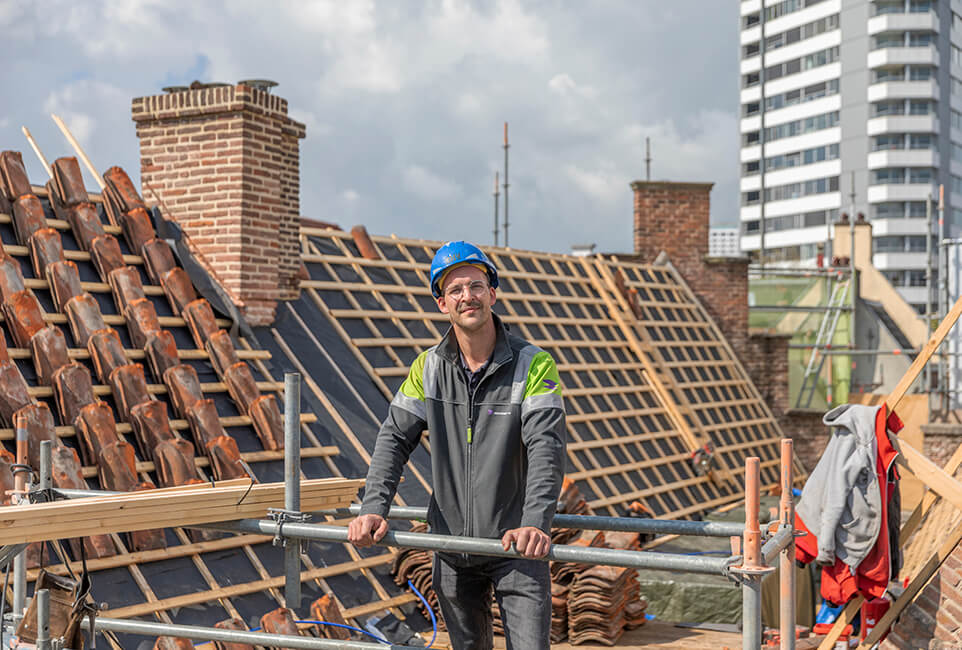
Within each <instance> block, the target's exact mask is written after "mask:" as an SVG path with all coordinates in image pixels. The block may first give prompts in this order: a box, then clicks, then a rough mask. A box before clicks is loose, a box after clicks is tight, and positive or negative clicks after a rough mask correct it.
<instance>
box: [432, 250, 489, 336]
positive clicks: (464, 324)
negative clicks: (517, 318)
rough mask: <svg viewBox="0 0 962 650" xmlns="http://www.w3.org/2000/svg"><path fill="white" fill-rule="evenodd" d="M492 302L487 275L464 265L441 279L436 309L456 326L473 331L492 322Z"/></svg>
mask: <svg viewBox="0 0 962 650" xmlns="http://www.w3.org/2000/svg"><path fill="white" fill-rule="evenodd" d="M495 300H496V297H495V292H494V289H492V288H491V286H490V285H489V284H488V275H487V274H486V273H484V272H483V271H481V270H480V269H478V268H476V267H473V266H469V265H464V266H458V267H455V268H454V269H453V270H452V271H450V272H449V273H448V275H447V277H445V278H444V286H443V287H441V297H440V298H438V309H440V310H441V313H442V314H447V315H448V318H449V319H450V320H451V324H452V325H454V326H455V327H459V328H461V329H463V330H466V331H468V332H474V331H476V330H479V329H481V327H482V326H483V325H484V324H485V323H487V322H488V320H490V319H491V305H493V304H494V303H495Z"/></svg>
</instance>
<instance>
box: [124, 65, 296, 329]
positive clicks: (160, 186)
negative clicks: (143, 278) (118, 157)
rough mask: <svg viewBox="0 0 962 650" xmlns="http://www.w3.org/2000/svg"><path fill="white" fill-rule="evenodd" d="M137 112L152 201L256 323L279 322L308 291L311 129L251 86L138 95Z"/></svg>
mask: <svg viewBox="0 0 962 650" xmlns="http://www.w3.org/2000/svg"><path fill="white" fill-rule="evenodd" d="M131 113H132V116H133V120H134V122H135V123H136V125H137V137H138V138H139V139H140V173H141V183H142V193H143V195H144V198H145V199H146V200H147V201H148V202H152V201H157V202H159V203H160V207H161V210H162V212H163V213H164V216H165V217H167V218H169V219H173V220H175V221H177V222H178V223H179V224H180V225H181V227H182V228H183V229H184V231H185V232H186V234H187V236H188V245H189V246H190V247H191V249H192V250H193V252H194V253H195V255H197V257H198V259H199V261H200V262H201V263H202V264H204V265H205V266H206V267H207V268H208V270H209V271H210V272H211V275H213V277H214V279H215V280H217V281H218V282H220V284H221V285H223V287H224V288H225V289H226V290H227V293H228V294H229V295H230V296H231V298H232V299H233V300H234V302H235V304H237V306H238V307H240V309H241V311H242V312H243V314H244V315H245V317H246V318H247V319H248V321H249V322H250V323H251V325H269V324H270V323H271V322H273V320H274V313H275V309H276V307H277V301H278V300H290V299H293V298H296V297H297V293H298V279H297V271H298V268H299V266H300V247H299V242H298V238H299V230H300V229H299V222H300V156H299V141H300V139H301V138H303V137H304V135H305V129H304V125H303V124H301V123H299V122H296V121H294V120H292V119H291V118H290V117H289V116H288V115H287V100H285V99H282V98H281V97H278V96H276V95H272V94H270V93H269V92H267V91H266V90H262V89H259V88H254V87H252V86H250V85H245V84H244V83H240V84H238V85H236V86H213V85H204V84H199V83H197V82H195V83H194V84H192V85H191V87H190V88H185V89H182V90H180V89H179V90H176V91H173V92H169V93H166V94H162V95H152V96H150V97H138V98H136V99H134V100H133V102H132V105H131Z"/></svg>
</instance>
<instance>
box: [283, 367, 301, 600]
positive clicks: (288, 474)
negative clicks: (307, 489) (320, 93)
mask: <svg viewBox="0 0 962 650" xmlns="http://www.w3.org/2000/svg"><path fill="white" fill-rule="evenodd" d="M300 413H301V375H300V373H296V372H288V373H285V374H284V509H285V510H288V511H290V512H299V511H300V509H301V432H300V424H301V418H300ZM300 550H301V545H300V543H299V542H298V541H296V540H292V539H291V540H286V545H285V546H284V601H285V602H286V603H287V607H288V609H291V610H293V611H297V609H298V608H299V607H300V604H301V557H300Z"/></svg>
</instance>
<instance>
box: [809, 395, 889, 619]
mask: <svg viewBox="0 0 962 650" xmlns="http://www.w3.org/2000/svg"><path fill="white" fill-rule="evenodd" d="M902 427H903V424H902V421H901V420H900V419H899V417H898V415H896V414H895V413H894V412H892V413H891V414H888V415H887V407H886V406H885V405H884V404H883V405H882V406H881V407H880V408H879V409H878V411H877V412H876V414H875V441H876V454H875V472H876V475H877V479H878V487H879V490H880V493H881V494H880V497H881V512H880V513H878V514H879V517H880V519H881V526H880V528H879V533H878V537H877V538H876V540H875V543H874V545H873V546H872V548H871V550H870V551H869V552H868V554H867V555H866V556H865V558H864V559H863V560H862V561H861V562H860V563H859V564H858V566H857V568H855V570H854V575H853V569H852V567H850V566H849V565H847V564H846V563H845V562H843V561H842V560H841V559H840V558H838V557H836V558H835V561H834V563H833V564H829V565H825V566H823V567H822V587H821V594H822V597H823V598H825V599H826V600H828V601H830V602H832V603H835V604H841V603H846V602H848V601H849V600H850V599H851V598H852V596H854V595H855V594H856V592H858V593H861V594H862V595H863V596H864V597H865V598H880V597H881V596H882V595H883V594H884V593H885V589H886V587H887V586H888V583H889V580H890V579H891V577H892V576H893V574H897V573H898V570H899V569H900V568H901V554H900V552H899V543H898V532H899V527H898V526H899V519H898V517H897V516H896V517H890V510H892V512H893V513H894V514H896V515H897V514H899V512H898V511H899V510H900V506H899V501H900V499H899V492H898V472H897V471H896V469H895V458H896V456H898V452H897V451H895V449H894V448H893V447H892V443H891V441H890V440H889V437H888V433H887V431H886V429H888V430H890V431H892V432H893V433H898V432H899V431H900V430H901V429H902ZM893 505H894V508H892V506H893ZM890 519H891V520H892V521H890ZM795 526H796V528H797V529H799V530H800V531H802V532H805V533H806V535H804V536H802V537H799V538H798V539H797V540H796V547H795V557H796V559H798V560H799V561H800V562H804V563H808V562H812V561H813V560H814V559H815V558H816V557H817V556H818V539H817V538H816V537H815V535H813V534H812V533H811V532H810V531H809V529H808V527H807V526H806V525H805V522H804V521H802V518H801V517H796V520H795ZM833 534H834V533H833Z"/></svg>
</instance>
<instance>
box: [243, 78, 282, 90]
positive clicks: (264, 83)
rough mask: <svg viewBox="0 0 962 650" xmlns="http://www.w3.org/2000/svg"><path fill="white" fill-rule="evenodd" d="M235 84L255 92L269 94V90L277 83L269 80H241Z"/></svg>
mask: <svg viewBox="0 0 962 650" xmlns="http://www.w3.org/2000/svg"><path fill="white" fill-rule="evenodd" d="M237 83H238V84H243V85H245V86H250V87H251V88H254V89H255V90H262V91H264V92H265V93H270V92H271V88H273V87H275V86H276V85H277V82H276V81H273V80H271V79H241V80H240V81H238V82H237Z"/></svg>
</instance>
